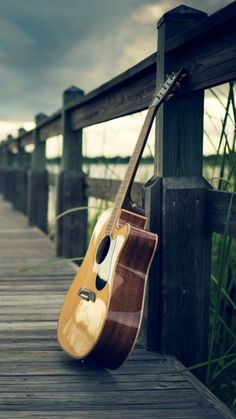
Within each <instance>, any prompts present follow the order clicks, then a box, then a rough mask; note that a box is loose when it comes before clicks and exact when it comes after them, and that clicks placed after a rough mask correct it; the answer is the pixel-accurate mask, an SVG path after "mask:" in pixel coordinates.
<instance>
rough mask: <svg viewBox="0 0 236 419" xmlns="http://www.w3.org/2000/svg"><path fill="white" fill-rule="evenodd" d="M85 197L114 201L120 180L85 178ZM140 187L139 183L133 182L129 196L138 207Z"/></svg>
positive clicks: (140, 203)
mask: <svg viewBox="0 0 236 419" xmlns="http://www.w3.org/2000/svg"><path fill="white" fill-rule="evenodd" d="M86 183H87V195H88V197H90V196H91V197H94V198H98V199H104V200H105V201H114V200H115V197H116V194H117V191H118V188H119V185H120V180H116V179H100V178H90V177H89V178H87V179H86ZM142 186H143V184H142V183H140V182H134V183H133V185H132V191H131V196H132V200H133V201H134V202H136V203H137V204H138V205H140V206H141V205H142Z"/></svg>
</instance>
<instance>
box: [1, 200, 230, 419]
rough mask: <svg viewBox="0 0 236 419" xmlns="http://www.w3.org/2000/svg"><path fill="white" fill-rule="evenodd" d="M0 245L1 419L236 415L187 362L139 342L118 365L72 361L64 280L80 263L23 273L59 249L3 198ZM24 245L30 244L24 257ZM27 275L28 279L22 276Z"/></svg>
mask: <svg viewBox="0 0 236 419" xmlns="http://www.w3.org/2000/svg"><path fill="white" fill-rule="evenodd" d="M14 232H15V233H14ZM15 235H16V236H15ZM4 243H5V245H4ZM10 243H11V246H10ZM19 243H20V245H19ZM0 246H1V251H0V355H1V356H0V363H1V368H0V389H1V390H0V416H1V418H2V419H16V418H24V419H25V418H26V417H27V418H31V417H36V418H55V419H56V418H71V419H74V418H75V417H79V418H87V419H93V418H99V419H102V418H107V419H108V418H109V419H119V418H120V417H124V418H133V419H137V418H156V417H160V418H163V419H164V418H169V419H170V418H181V419H183V418H186V419H202V418H206V419H213V418H214V419H218V418H231V419H232V418H233V414H231V413H230V411H229V410H228V409H227V408H226V407H225V406H224V405H223V404H222V403H221V402H220V401H219V400H217V399H216V398H215V397H214V396H213V395H212V394H211V393H210V392H208V390H206V388H205V387H204V386H201V385H200V383H199V382H198V381H197V380H194V379H193V377H192V375H191V374H190V373H183V372H180V369H182V368H183V366H182V365H181V364H179V362H178V361H176V360H175V358H172V357H169V356H165V355H160V354H158V353H150V352H149V353H148V352H146V351H144V350H143V349H142V348H136V349H135V350H134V352H133V354H132V356H131V357H130V359H129V360H128V361H127V362H126V363H125V364H124V365H123V366H122V367H121V368H119V369H118V370H115V371H108V370H104V369H99V368H96V367H93V366H90V365H88V364H87V363H81V362H78V361H76V360H72V359H70V358H69V357H68V356H67V355H66V354H64V353H62V351H61V350H60V349H59V347H58V344H57V341H56V321H57V318H58V313H59V310H60V306H61V304H62V301H63V298H64V290H63V286H62V285H64V286H65V287H68V286H69V284H70V282H71V279H72V277H73V276H74V273H75V267H74V265H69V264H66V265H62V264H60V265H54V266H53V265H51V266H48V267H44V268H43V269H42V270H37V271H36V270H31V271H28V272H20V271H19V269H20V268H22V266H27V265H32V264H33V263H37V260H39V259H40V258H41V259H40V260H41V262H43V261H44V262H46V261H47V259H51V258H53V254H54V252H53V247H52V244H51V243H50V241H49V240H48V239H46V237H45V236H44V235H43V234H42V232H40V231H39V230H38V229H36V228H35V227H30V226H28V224H27V219H26V217H24V216H23V215H22V214H20V213H16V212H14V211H13V210H12V208H11V206H10V204H9V203H7V202H3V201H0ZM24 248H27V249H31V252H30V254H29V253H28V254H27V253H26V256H25V257H23V254H24ZM43 249H44V250H43ZM55 270H56V271H55ZM63 272H65V273H63ZM58 275H59V276H60V286H59V284H58V277H57V276H58ZM20 276H22V278H23V276H24V278H25V279H24V280H23V281H22V282H21V280H20ZM26 277H27V281H26ZM12 278H15V279H14V281H15V282H12ZM17 280H18V281H19V283H17V282H16V281H17ZM44 284H45V289H44V286H43V285H44ZM6 287H7V288H6ZM37 314H38V316H37ZM6 315H8V319H7V321H6ZM170 405H171V408H170Z"/></svg>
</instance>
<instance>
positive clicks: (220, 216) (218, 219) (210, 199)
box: [206, 190, 236, 239]
mask: <svg viewBox="0 0 236 419" xmlns="http://www.w3.org/2000/svg"><path fill="white" fill-rule="evenodd" d="M230 208H231V209H230ZM229 211H230V212H229ZM228 216H229V223H228V225H227V227H226V222H227V217H228ZM206 218H207V228H208V230H209V231H211V232H212V233H213V232H215V233H220V234H224V233H226V234H227V235H228V236H231V237H233V238H234V239H235V238H236V194H235V193H230V192H223V191H213V190H209V191H207V208H206Z"/></svg>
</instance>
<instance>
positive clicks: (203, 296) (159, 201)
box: [146, 6, 211, 378]
mask: <svg viewBox="0 0 236 419" xmlns="http://www.w3.org/2000/svg"><path fill="white" fill-rule="evenodd" d="M205 17H206V14H205V13H202V12H200V11H198V10H195V9H192V8H189V7H186V6H179V7H177V8H175V9H173V10H172V11H170V12H168V13H166V14H165V15H164V16H163V17H162V18H161V20H160V21H159V23H158V54H157V85H158V86H159V85H161V84H162V83H163V81H164V79H165V77H166V74H168V73H170V72H172V71H177V70H178V69H179V68H180V67H181V62H179V61H178V57H177V56H172V55H171V54H170V53H168V54H167V53H166V51H165V44H166V41H167V40H168V39H170V38H171V37H173V36H174V35H176V34H177V33H180V32H182V31H184V30H186V29H188V28H189V27H190V26H192V25H194V24H196V23H198V22H199V21H200V20H202V19H204V18H205ZM190 77H191V75H190ZM203 111H204V92H202V91H200V92H196V93H193V94H191V95H188V96H182V97H175V98H173V99H172V100H171V101H169V102H167V103H165V104H164V105H163V107H162V108H161V109H160V111H159V112H158V116H157V135H156V153H155V154H156V162H155V174H156V176H157V178H158V180H156V182H154V183H153V185H154V186H153V187H152V185H151V186H148V191H147V192H148V199H147V200H146V210H147V213H148V214H149V215H150V216H151V221H150V227H151V229H152V230H157V229H158V232H159V234H160V237H159V245H158V252H157V255H156V261H157V260H158V266H157V265H156V264H153V267H152V270H151V272H150V286H149V287H150V292H149V301H150V306H149V317H150V324H149V325H147V333H148V335H146V341H147V343H148V344H149V346H150V347H151V348H154V347H155V348H156V349H158V350H160V351H161V352H164V353H169V354H172V355H175V356H177V357H178V359H180V360H181V361H182V362H183V363H184V364H185V365H186V366H189V365H193V364H197V363H199V362H202V361H205V360H206V359H207V346H208V318H209V284H210V261H211V244H210V243H211V240H210V237H209V235H208V234H207V233H206V228H205V227H206V226H205V223H206V220H205V198H206V189H207V187H208V185H207V182H206V181H205V180H204V179H203V178H202V142H203ZM155 211H157V213H158V214H155ZM152 289H154V291H155V292H156V293H157V294H156V298H155V299H154V298H153V295H152ZM152 322H153V323H154V330H156V331H157V333H156V336H155V338H152V337H151V330H152ZM199 376H200V377H201V378H203V375H202V373H200V374H199Z"/></svg>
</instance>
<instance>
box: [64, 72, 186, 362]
mask: <svg viewBox="0 0 236 419" xmlns="http://www.w3.org/2000/svg"><path fill="white" fill-rule="evenodd" d="M184 77H186V72H185V71H184V69H183V68H182V69H180V70H179V72H178V73H176V74H174V73H172V74H171V75H170V76H168V78H167V80H166V82H165V83H164V85H162V86H161V88H160V90H159V92H158V93H157V94H155V95H154V98H153V99H152V102H151V104H150V106H149V109H148V113H147V115H146V118H145V121H144V124H143V127H142V129H141V132H140V135H139V138H138V141H137V144H136V146H135V149H134V153H133V155H132V157H131V159H130V161H129V165H128V167H127V170H126V174H125V177H124V179H123V181H122V182H121V183H120V186H119V190H118V193H117V196H116V199H115V202H114V208H113V209H112V210H107V211H106V212H104V214H103V215H102V216H101V217H100V218H99V220H98V222H97V224H96V226H95V229H94V232H93V234H92V237H91V241H90V244H89V248H88V251H87V253H86V256H85V259H84V261H83V263H82V265H81V267H80V269H79V271H78V273H77V275H76V277H75V279H74V281H73V283H72V285H71V287H70V289H69V291H68V293H67V295H66V297H65V301H64V304H63V307H62V310H61V314H60V318H59V322H58V341H59V344H60V345H61V347H62V348H63V349H64V351H65V352H67V353H68V354H69V355H71V356H72V357H74V358H78V359H84V358H90V359H93V360H94V361H95V362H96V363H97V364H99V365H102V366H104V367H107V368H117V367H119V365H121V364H122V362H123V361H124V360H125V359H126V358H127V356H128V355H129V353H130V351H131V350H132V348H133V346H134V344H135V342H136V339H137V336H138V332H139V328H140V324H141V320H142V314H143V306H144V297H145V290H146V283H147V275H148V271H149V268H150V265H151V261H152V258H153V255H154V252H155V249H156V246H157V235H156V234H153V233H150V232H148V231H146V230H145V227H146V221H147V219H146V217H144V216H143V215H142V214H141V212H140V209H138V208H137V207H136V205H135V204H134V203H133V202H132V200H131V198H130V197H131V195H130V192H131V187H132V183H133V181H134V178H135V174H136V172H137V168H138V164H139V161H140V159H141V156H142V153H143V150H144V147H145V144H146V142H147V138H148V134H149V132H150V130H151V126H152V123H153V121H154V118H155V115H156V112H157V109H158V108H159V107H160V105H161V104H162V103H163V101H164V100H166V99H168V97H170V96H173V92H174V91H175V89H176V87H177V86H179V85H180V82H181V80H182V79H183V78H184ZM129 210H130V211H129Z"/></svg>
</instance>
